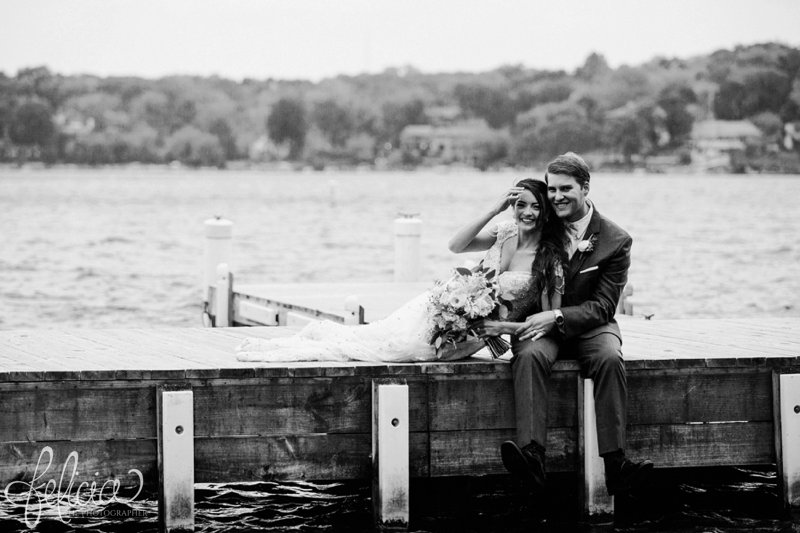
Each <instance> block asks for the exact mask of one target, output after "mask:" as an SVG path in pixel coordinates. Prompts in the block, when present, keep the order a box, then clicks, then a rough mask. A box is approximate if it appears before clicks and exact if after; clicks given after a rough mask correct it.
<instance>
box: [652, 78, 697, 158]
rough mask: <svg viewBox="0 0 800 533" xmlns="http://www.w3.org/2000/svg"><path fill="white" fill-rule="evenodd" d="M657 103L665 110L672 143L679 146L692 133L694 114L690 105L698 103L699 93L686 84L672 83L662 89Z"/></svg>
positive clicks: (666, 126)
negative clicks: (690, 109) (696, 93)
mask: <svg viewBox="0 0 800 533" xmlns="http://www.w3.org/2000/svg"><path fill="white" fill-rule="evenodd" d="M656 103H657V105H658V106H659V107H660V108H661V109H663V110H664V112H665V113H666V116H665V118H664V127H665V128H666V129H667V132H668V133H669V138H670V143H671V144H672V145H673V146H679V145H680V144H682V143H683V142H684V141H686V140H688V138H689V135H690V134H691V133H692V125H693V124H694V116H693V115H692V113H691V112H690V111H689V106H690V105H692V104H695V103H697V95H695V93H694V91H693V90H692V88H691V87H688V86H686V85H680V84H675V85H670V86H668V87H665V88H664V89H662V90H661V93H660V94H659V95H658V100H657V102H656Z"/></svg>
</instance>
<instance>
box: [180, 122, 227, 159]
mask: <svg viewBox="0 0 800 533" xmlns="http://www.w3.org/2000/svg"><path fill="white" fill-rule="evenodd" d="M166 149H167V157H168V158H169V159H171V160H177V161H180V162H181V163H184V164H186V165H189V166H195V167H197V166H218V167H221V166H224V164H225V154H224V152H223V149H222V146H220V144H219V139H217V138H216V137H215V136H213V135H211V134H210V133H205V132H203V131H200V130H199V129H197V128H195V127H194V126H184V127H183V128H181V129H179V130H178V131H176V132H175V133H173V134H172V135H170V137H169V138H168V139H167V141H166Z"/></svg>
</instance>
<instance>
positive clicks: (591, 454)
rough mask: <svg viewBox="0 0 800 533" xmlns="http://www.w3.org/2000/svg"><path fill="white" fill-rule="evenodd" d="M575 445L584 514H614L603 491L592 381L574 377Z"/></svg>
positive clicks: (606, 493)
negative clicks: (576, 407) (576, 413)
mask: <svg viewBox="0 0 800 533" xmlns="http://www.w3.org/2000/svg"><path fill="white" fill-rule="evenodd" d="M578 417H579V419H578V441H579V442H578V447H579V451H580V459H581V465H580V468H581V473H582V474H583V475H582V476H579V479H581V480H582V483H583V487H581V492H580V494H581V502H582V510H583V514H584V516H587V517H598V518H599V517H605V516H608V515H612V514H614V497H613V496H609V495H608V492H607V491H606V482H605V464H604V463H603V458H602V457H600V450H599V447H598V445H597V416H596V414H595V407H594V381H592V380H591V379H584V378H582V377H581V376H578Z"/></svg>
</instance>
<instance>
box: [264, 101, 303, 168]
mask: <svg viewBox="0 0 800 533" xmlns="http://www.w3.org/2000/svg"><path fill="white" fill-rule="evenodd" d="M307 132H308V122H307V121H306V109H305V106H304V105H303V102H301V101H299V100H295V99H292V98H281V99H280V100H278V101H277V102H276V103H275V105H274V106H273V108H272V111H271V112H270V114H269V117H268V118H267V133H268V135H269V138H270V139H271V140H272V141H273V142H275V143H276V144H282V143H288V144H289V157H290V158H291V159H297V158H299V157H300V154H301V153H302V151H303V146H304V145H305V141H306V133H307Z"/></svg>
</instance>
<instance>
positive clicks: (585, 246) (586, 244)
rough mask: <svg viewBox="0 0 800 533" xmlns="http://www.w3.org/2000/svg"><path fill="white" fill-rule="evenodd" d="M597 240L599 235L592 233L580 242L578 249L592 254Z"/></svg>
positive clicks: (583, 252)
mask: <svg viewBox="0 0 800 533" xmlns="http://www.w3.org/2000/svg"><path fill="white" fill-rule="evenodd" d="M596 242H597V235H590V236H589V238H588V239H584V240H582V241H580V242H579V243H578V251H579V252H580V253H582V254H590V253H592V252H593V251H594V245H595V243H596Z"/></svg>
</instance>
